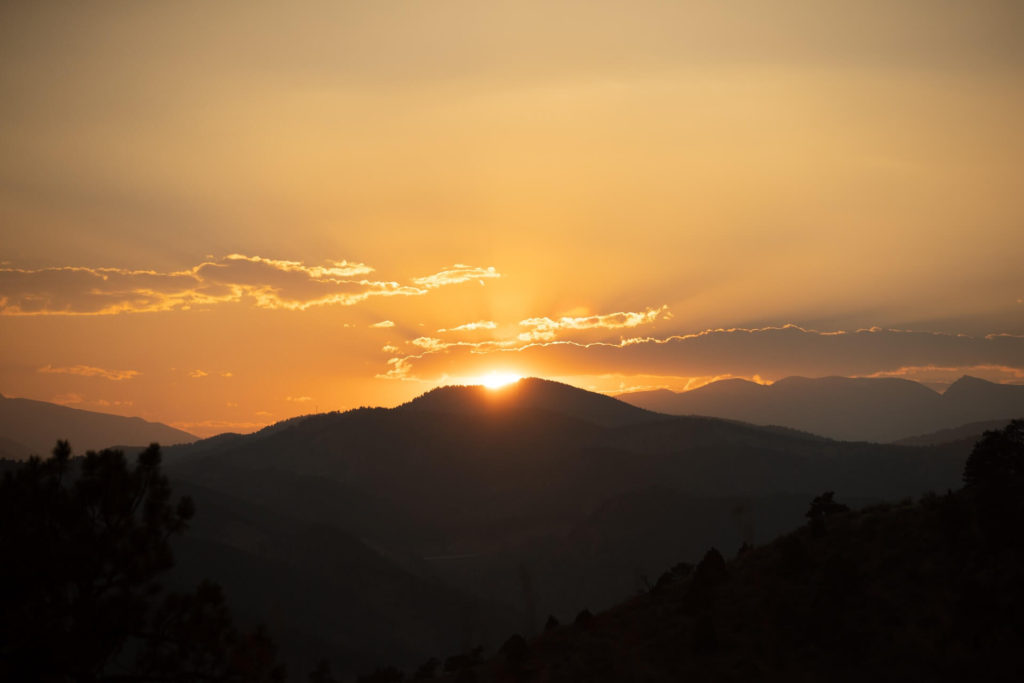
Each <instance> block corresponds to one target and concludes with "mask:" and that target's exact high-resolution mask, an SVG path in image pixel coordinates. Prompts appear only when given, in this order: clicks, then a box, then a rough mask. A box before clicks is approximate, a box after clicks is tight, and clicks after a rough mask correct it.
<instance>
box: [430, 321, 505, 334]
mask: <svg viewBox="0 0 1024 683" xmlns="http://www.w3.org/2000/svg"><path fill="white" fill-rule="evenodd" d="M497 327H498V323H496V322H494V321H493V320H478V321H476V322H475V323H465V324H463V325H458V326H456V327H442V328H441V329H439V330H438V332H475V331H476V330H493V329H495V328H497Z"/></svg>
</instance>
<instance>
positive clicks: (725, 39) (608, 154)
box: [0, 0, 1024, 436]
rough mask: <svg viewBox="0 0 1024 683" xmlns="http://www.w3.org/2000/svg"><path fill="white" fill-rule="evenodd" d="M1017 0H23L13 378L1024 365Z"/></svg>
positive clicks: (647, 376) (273, 402) (128, 382)
mask: <svg viewBox="0 0 1024 683" xmlns="http://www.w3.org/2000/svg"><path fill="white" fill-rule="evenodd" d="M1021 35H1024V5H1021V3H1019V2H1016V1H1015V0H1008V1H1003V0H977V1H974V2H969V3H967V2H959V1H958V2H953V1H952V0H905V1H903V2H899V3H893V2H883V1H881V0H857V1H851V0H838V1H835V2H829V3H821V2H819V1H818V0H756V1H755V0H737V1H735V2H728V3H723V2H688V1H684V0H678V1H674V2H670V1H668V0H630V1H622V2H619V1H611V0H586V1H584V0H578V1H573V2H569V1H558V0H548V1H544V2H541V1H530V0H515V1H511V0H510V1H502V0H492V1H489V2H476V1H470V0H401V1H399V0H375V1H373V2H370V1H368V0H360V1H349V2H345V1H343V0H339V1H335V2H291V3H280V2H267V1H265V0H248V1H246V2H241V1H237V2H236V1H234V0H222V1H219V2H209V1H204V2H190V1H188V0H175V1H173V2H172V1H162V0H153V1H151V2H145V3H139V2H118V1H113V0H108V1H100V2H93V3H79V2H49V1H47V0H41V1H39V2H7V3H3V4H0V150H2V152H0V392H2V393H3V395H5V396H8V397H10V396H18V397H26V398H34V399H39V400H46V401H55V402H59V403H63V404H66V405H70V406H72V407H77V408H84V409H90V410H100V411H104V412H114V413H118V414H123V415H139V416H142V417H144V418H146V419H151V420H159V421H163V422H166V423H168V424H171V425H174V426H176V427H180V428H182V429H185V430H187V431H190V432H192V433H195V434H199V435H203V436H205V435H211V434H216V433H219V432H223V431H242V432H244V431H251V430H253V429H257V428H259V427H261V426H263V425H266V424H270V423H273V422H275V421H277V420H280V419H284V418H287V417H290V416H294V415H298V414H303V413H309V412H314V411H325V410H345V409H349V408H354V407H358V406H362V405H385V406H389V405H396V404H399V403H401V402H404V401H407V400H410V399H411V398H413V397H415V396H416V395H418V394H420V393H423V392H424V391H426V390H428V389H430V388H432V387H434V386H437V385H439V384H448V383H467V382H474V381H478V380H479V378H481V377H486V376H489V375H490V374H492V373H494V374H499V375H502V374H510V375H539V376H543V377H549V378H552V379H558V380H562V381H567V382H570V383H572V384H575V385H577V386H581V387H585V388H588V389H593V390H596V391H603V392H607V393H617V392H622V391H628V390H631V389H637V388H654V387H667V388H671V389H675V390H682V389H686V388H692V387H695V386H699V385H701V384H704V383H706V382H709V381H712V380H714V379H716V378H725V377H744V378H747V379H752V380H755V381H761V382H770V381H773V380H776V379H779V378H782V377H785V376H789V375H794V374H796V375H804V376H826V375H847V376H886V377H906V378H909V379H918V380H922V381H928V382H939V383H941V382H950V381H952V380H954V379H956V378H957V377H959V376H960V375H962V374H971V375H975V376H979V377H984V378H987V379H990V380H993V381H1000V382H1014V383H1024V269H1022V268H1021V255H1022V254H1024V192H1022V188H1021V173H1020V160H1021V159H1022V158H1024V126H1021V125H1020V122H1021V121H1024V41H1021V40H1020V36H1021Z"/></svg>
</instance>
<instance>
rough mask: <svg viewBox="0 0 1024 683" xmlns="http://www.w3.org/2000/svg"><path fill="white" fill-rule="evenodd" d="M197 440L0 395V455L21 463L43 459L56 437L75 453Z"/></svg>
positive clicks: (158, 427) (154, 426)
mask: <svg viewBox="0 0 1024 683" xmlns="http://www.w3.org/2000/svg"><path fill="white" fill-rule="evenodd" d="M197 438H198V437H196V436H195V435H193V434H189V433H188V432H183V431H181V430H180V429H175V428H174V427H169V426H167V425H165V424H161V423H160V422H148V421H146V420H143V419H142V418H140V417H122V416H120V415H110V414H108V413H96V412H93V411H91V410H78V409H77V408H68V407H67V406H62V405H57V404H56V403H47V402H46V401H33V400H31V399H27V398H6V397H3V396H0V449H2V451H3V454H2V455H0V457H8V458H12V459H23V458H25V457H27V456H28V455H30V454H39V455H46V454H48V453H49V452H50V451H51V450H52V449H53V444H54V443H55V442H56V441H57V440H58V439H64V440H67V441H70V442H71V445H72V446H74V447H75V449H76V450H78V451H80V452H81V451H87V450H99V449H101V448H107V447H109V446H116V445H123V446H145V445H148V444H150V443H154V442H155V443H159V444H162V445H171V444H181V443H188V442H190V441H195V440H196V439H197Z"/></svg>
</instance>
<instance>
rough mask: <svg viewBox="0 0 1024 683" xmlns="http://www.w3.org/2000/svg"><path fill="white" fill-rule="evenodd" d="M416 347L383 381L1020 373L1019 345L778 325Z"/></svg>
mask: <svg viewBox="0 0 1024 683" xmlns="http://www.w3.org/2000/svg"><path fill="white" fill-rule="evenodd" d="M435 341H436V340H430V341H427V340H424V341H421V342H420V343H418V344H416V345H417V346H418V347H419V348H420V349H422V351H423V352H422V353H420V354H419V355H410V356H406V357H404V358H393V359H391V360H389V361H388V363H389V370H388V372H387V373H385V376H388V377H402V378H406V379H414V378H420V379H431V380H437V379H439V378H442V377H447V376H461V375H471V374H479V373H480V372H485V371H487V369H488V368H490V367H493V366H494V365H495V364H496V363H501V364H502V365H507V366H511V367H516V368H518V369H519V370H520V371H521V372H529V373H531V374H538V375H554V376H569V375H576V376H587V375H607V374H616V375H623V376H631V375H647V376H673V377H709V376H719V375H732V376H739V377H753V376H755V375H756V376H760V377H763V378H765V379H768V380H773V379H778V378H781V377H785V376H789V375H805V376H809V377H820V376H826V375H847V376H862V375H870V374H872V373H878V372H886V371H898V370H899V369H900V368H907V367H914V366H928V365H933V366H937V367H952V368H969V367H974V366H982V365H993V366H1000V367H1005V368H1024V337H1015V336H1009V335H989V336H985V337H970V336H965V335H953V334H940V333H932V332H914V331H908V330H885V329H880V328H871V329H863V330H854V331H842V330H840V331H817V330H809V329H804V328H801V327H798V326H796V325H783V326H779V327H764V328H756V329H742V328H734V329H717V330H705V331H703V332H699V333H695V334H687V335H673V336H670V337H665V338H654V337H641V338H631V339H624V340H621V341H619V342H617V343H608V342H595V343H588V344H584V343H580V342H575V341H565V340H562V341H550V342H534V343H528V344H525V345H519V346H512V347H510V346H500V345H497V344H491V345H471V344H467V343H459V344H448V345H445V344H437V343H434V342H435Z"/></svg>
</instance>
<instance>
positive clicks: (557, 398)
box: [400, 377, 660, 426]
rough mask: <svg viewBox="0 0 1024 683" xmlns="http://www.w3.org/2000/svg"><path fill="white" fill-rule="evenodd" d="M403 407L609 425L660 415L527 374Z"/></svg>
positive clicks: (433, 394)
mask: <svg viewBox="0 0 1024 683" xmlns="http://www.w3.org/2000/svg"><path fill="white" fill-rule="evenodd" d="M400 409H401V410H407V411H408V410H413V411H433V412H440V413H460V414H470V415H481V414H488V413H492V414H493V413H506V414H507V413H510V412H515V411H523V410H527V411H547V412H551V413H558V414H559V415H564V416H567V417H574V418H578V419H581V420H586V421H587V422H591V423H593V424H598V425H605V426H621V425H627V424H638V423H642V422H651V421H652V420H657V419H659V418H660V416H659V415H657V414H654V413H652V412H651V411H649V410H644V409H642V408H638V407H636V406H633V405H630V404H629V403H626V402H624V401H620V400H618V399H616V398H612V397H610V396H605V395H603V394H596V393H592V392H589V391H583V390H580V389H577V388H576V387H573V386H570V385H568V384H563V383H561V382H552V381H551V380H545V379H540V378H537V377H525V378H523V379H520V380H518V381H515V382H512V383H510V384H506V385H505V386H502V387H498V388H496V389H490V388H488V387H484V386H445V387H438V388H437V389H434V390H432V391H428V392H427V393H425V394H423V395H422V396H420V397H419V398H416V399H413V400H412V401H410V402H408V403H406V404H404V405H403V406H400Z"/></svg>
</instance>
